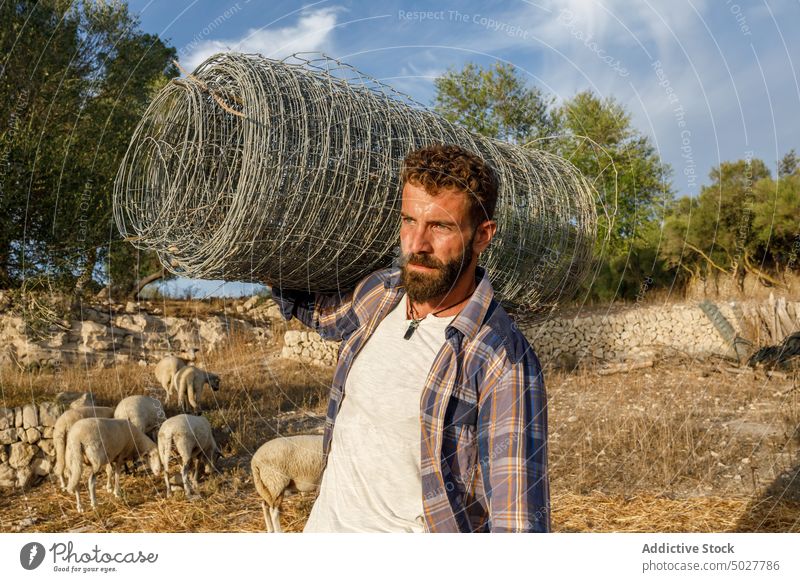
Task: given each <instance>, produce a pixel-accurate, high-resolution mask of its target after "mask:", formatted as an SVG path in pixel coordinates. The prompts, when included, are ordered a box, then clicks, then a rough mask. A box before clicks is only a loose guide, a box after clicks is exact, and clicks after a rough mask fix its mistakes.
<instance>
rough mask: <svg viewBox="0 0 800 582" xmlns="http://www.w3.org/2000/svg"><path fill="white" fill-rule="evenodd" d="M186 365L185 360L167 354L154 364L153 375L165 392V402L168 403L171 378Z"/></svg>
mask: <svg viewBox="0 0 800 582" xmlns="http://www.w3.org/2000/svg"><path fill="white" fill-rule="evenodd" d="M185 366H186V361H185V360H183V359H182V358H178V357H177V356H167V357H165V358H163V359H162V360H161V361H160V362H159V363H158V364H156V369H155V375H156V379H157V380H158V381H159V383H160V384H161V387H162V388H163V389H164V390H165V391H166V392H167V397H166V399H165V400H164V403H165V404H169V397H170V394H171V392H172V378H173V377H174V376H175V374H176V373H177V372H178V370H180V369H181V368H183V367H185Z"/></svg>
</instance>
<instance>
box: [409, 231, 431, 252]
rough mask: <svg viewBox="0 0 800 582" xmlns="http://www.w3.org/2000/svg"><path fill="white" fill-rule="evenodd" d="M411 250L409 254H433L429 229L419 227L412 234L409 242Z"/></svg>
mask: <svg viewBox="0 0 800 582" xmlns="http://www.w3.org/2000/svg"><path fill="white" fill-rule="evenodd" d="M408 245H409V248H408V249H407V252H409V253H431V252H433V246H431V243H430V241H429V240H428V232H427V229H425V228H423V227H421V226H417V228H415V229H414V230H413V232H412V233H411V236H410V237H409V241H408Z"/></svg>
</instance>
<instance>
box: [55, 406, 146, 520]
mask: <svg viewBox="0 0 800 582" xmlns="http://www.w3.org/2000/svg"><path fill="white" fill-rule="evenodd" d="M145 456H146V457H147V459H148V461H149V464H150V469H151V470H152V471H153V474H154V475H155V476H158V475H160V474H161V460H160V458H159V456H158V447H157V446H156V444H155V443H154V442H153V441H151V440H150V439H149V438H147V435H145V434H144V433H143V432H142V431H140V430H139V429H138V428H136V427H135V426H133V424H131V422H130V421H129V420H123V419H119V418H84V419H82V420H79V421H77V422H76V423H75V424H74V425H72V428H71V429H70V431H69V433H67V450H66V465H67V469H68V471H69V483H68V484H67V491H69V492H70V493H75V499H76V500H77V503H78V511H79V512H82V511H83V506H82V505H81V495H80V492H79V491H78V483H79V481H80V478H81V473H82V472H83V464H84V462H85V463H86V464H88V465H89V467H90V469H91V474H90V475H89V482H88V489H89V499H90V500H91V504H92V508H93V509H94V508H96V507H97V500H96V497H95V483H96V481H97V473H99V472H100V469H101V468H102V467H103V466H104V465H109V466H111V467H112V469H113V471H114V496H115V497H119V496H120V489H119V474H120V471H121V469H122V465H123V464H124V463H125V461H128V460H136V459H138V458H140V457H145ZM106 488H107V489H108V490H109V491H110V490H111V488H110V484H109V485H107V486H106Z"/></svg>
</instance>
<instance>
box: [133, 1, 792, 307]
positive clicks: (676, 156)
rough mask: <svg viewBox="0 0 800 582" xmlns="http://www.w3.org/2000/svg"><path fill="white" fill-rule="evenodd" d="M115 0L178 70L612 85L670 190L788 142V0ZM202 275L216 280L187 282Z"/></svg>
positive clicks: (558, 90) (424, 85)
mask: <svg viewBox="0 0 800 582" xmlns="http://www.w3.org/2000/svg"><path fill="white" fill-rule="evenodd" d="M129 5H130V9H131V12H133V13H134V14H138V15H139V18H140V20H141V26H142V28H143V29H144V30H145V31H148V32H153V33H157V34H159V35H160V36H161V37H162V38H164V39H166V40H167V41H168V42H169V43H170V44H172V45H173V46H175V47H176V48H177V49H178V51H179V58H180V61H181V64H182V65H183V66H184V67H185V68H187V69H193V68H194V67H195V66H196V65H197V64H198V63H199V62H201V61H202V60H203V59H204V58H206V57H207V56H210V55H211V54H213V53H215V52H219V51H221V50H239V51H242V52H258V53H261V54H263V55H264V56H267V57H271V58H283V57H285V56H287V55H289V54H292V53H294V52H300V51H322V52H325V53H326V54H328V55H330V56H332V57H335V58H337V59H340V60H342V61H344V62H347V63H349V64H351V65H353V66H355V67H356V68H358V69H359V70H361V71H362V72H364V73H367V74H369V75H371V76H373V77H375V78H377V79H379V80H381V81H383V82H386V83H388V84H390V85H392V86H394V87H395V88H397V89H400V90H402V91H404V92H406V93H408V94H409V95H411V96H412V97H413V98H415V99H416V100H417V101H420V102H422V103H424V104H431V103H432V99H433V96H434V84H433V82H434V79H435V78H436V77H437V76H439V75H441V74H442V73H444V72H445V71H447V70H448V69H449V68H455V69H460V68H461V67H462V66H463V65H464V64H465V63H467V62H468V61H473V62H476V63H480V64H482V65H489V64H492V63H494V62H495V61H503V62H507V63H511V64H513V65H514V66H516V67H518V69H519V71H520V73H522V74H523V75H524V77H525V78H526V79H528V82H529V83H530V84H531V85H536V86H538V87H539V88H541V89H542V90H543V91H544V92H545V93H549V94H551V95H553V96H554V97H555V98H556V100H557V101H561V100H563V99H568V98H570V97H571V96H573V95H574V94H575V93H576V92H578V91H581V90H584V89H587V88H588V89H592V90H593V91H595V92H596V93H597V94H599V95H601V96H613V97H615V98H616V99H617V100H618V101H619V102H620V103H622V104H623V105H624V106H625V107H626V109H627V110H628V111H629V112H630V113H631V115H632V118H633V122H634V124H635V126H636V127H637V128H638V129H639V130H640V131H641V132H643V133H645V134H647V135H648V136H650V137H651V138H652V140H653V143H654V144H655V146H656V148H657V149H658V151H659V153H660V155H661V157H662V159H663V160H664V161H666V162H668V163H669V164H670V165H671V166H672V168H673V187H674V189H675V190H676V192H677V193H678V194H679V195H681V194H692V195H693V194H697V193H698V192H699V189H700V187H701V186H702V185H703V184H705V183H708V173H709V171H710V170H711V168H712V167H714V166H716V165H718V164H719V163H720V161H726V160H737V159H743V158H745V157H750V156H752V157H755V158H761V159H763V160H764V161H765V162H766V163H767V165H768V166H769V167H771V168H773V171H774V168H775V166H776V163H777V160H779V159H780V157H782V156H783V154H784V153H786V152H787V151H788V150H789V149H791V148H797V149H798V150H800V115H798V111H799V110H800V82H798V73H797V66H798V65H800V27H798V25H800V2H797V1H789V0H784V1H775V0H769V1H767V0H762V1H760V2H759V1H747V0H737V1H736V2H734V1H733V0H715V1H713V2H712V1H708V0H667V1H665V0H659V1H652V0H641V1H639V0H637V1H633V0H626V1H623V0H602V1H600V0H559V1H556V0H536V1H535V2H532V1H525V0H519V1H506V2H488V1H485V0H484V1H482V2H475V1H462V2H439V1H433V2H405V1H396V2H393V1H387V0H376V1H373V2H359V1H321V2H315V3H308V4H302V3H298V2H286V1H275V0H249V1H248V0H237V1H233V2H231V1H229V0H225V1H211V0H149V1H145V0H134V1H131V2H129ZM208 285H211V286H218V285H219V282H217V283H202V284H201V283H198V286H199V288H201V289H205V288H206V287H207V286H208ZM225 287H226V288H227V289H234V287H231V286H230V285H226V286H225ZM208 288H209V289H210V288H211V287H208ZM227 289H226V290H227ZM217 292H218V291H217ZM234 292H235V291H234Z"/></svg>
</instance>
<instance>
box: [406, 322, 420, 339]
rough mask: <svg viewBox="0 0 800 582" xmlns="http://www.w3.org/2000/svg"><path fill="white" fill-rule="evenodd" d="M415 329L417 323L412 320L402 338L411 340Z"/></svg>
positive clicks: (417, 325)
mask: <svg viewBox="0 0 800 582" xmlns="http://www.w3.org/2000/svg"><path fill="white" fill-rule="evenodd" d="M417 327H419V321H417V320H416V319H412V320H411V323H409V324H408V329H407V330H406V334H405V335H404V336H403V339H406V340H407V339H411V336H412V335H414V332H415V331H417Z"/></svg>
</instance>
